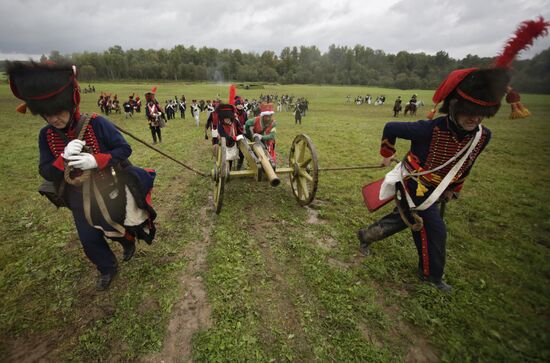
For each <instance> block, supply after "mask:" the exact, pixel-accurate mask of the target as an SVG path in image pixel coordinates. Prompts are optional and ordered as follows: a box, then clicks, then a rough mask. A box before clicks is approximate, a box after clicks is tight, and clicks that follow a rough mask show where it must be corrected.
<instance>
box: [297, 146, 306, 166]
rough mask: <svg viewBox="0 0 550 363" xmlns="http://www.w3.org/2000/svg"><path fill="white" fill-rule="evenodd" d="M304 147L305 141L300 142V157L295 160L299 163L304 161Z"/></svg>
mask: <svg viewBox="0 0 550 363" xmlns="http://www.w3.org/2000/svg"><path fill="white" fill-rule="evenodd" d="M306 146H307V143H306V142H305V141H302V143H301V144H300V146H299V148H300V157H299V158H296V159H297V160H298V162H299V163H301V162H303V161H304V156H305V154H306Z"/></svg>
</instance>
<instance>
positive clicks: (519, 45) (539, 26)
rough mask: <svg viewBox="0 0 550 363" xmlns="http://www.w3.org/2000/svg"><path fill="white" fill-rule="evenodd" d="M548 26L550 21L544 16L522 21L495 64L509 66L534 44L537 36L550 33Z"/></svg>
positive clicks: (495, 65) (500, 66)
mask: <svg viewBox="0 0 550 363" xmlns="http://www.w3.org/2000/svg"><path fill="white" fill-rule="evenodd" d="M548 26H550V23H548V22H545V21H544V19H543V17H542V16H541V17H539V18H538V20H527V21H524V22H523V23H521V25H520V26H519V27H518V29H517V30H516V33H515V34H514V36H513V37H512V38H510V39H509V40H508V41H507V42H506V46H505V47H504V50H503V51H502V54H501V55H499V56H498V57H497V58H496V59H495V61H494V63H493V66H494V67H499V68H509V67H510V64H511V63H512V61H513V60H514V58H515V57H516V55H517V54H518V53H519V52H521V51H522V50H523V49H527V48H528V47H529V46H530V45H531V44H533V40H535V38H538V37H540V36H543V35H546V34H548V29H547V28H548Z"/></svg>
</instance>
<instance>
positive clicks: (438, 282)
mask: <svg viewBox="0 0 550 363" xmlns="http://www.w3.org/2000/svg"><path fill="white" fill-rule="evenodd" d="M418 277H419V278H420V280H422V281H426V282H429V283H431V284H433V285H434V286H435V287H436V288H438V289H439V290H441V291H443V292H448V293H450V292H452V291H453V286H452V285H449V284H447V283H446V282H444V281H443V279H441V278H439V279H436V278H433V277H431V276H428V277H426V276H424V274H423V273H422V272H420V271H419V272H418Z"/></svg>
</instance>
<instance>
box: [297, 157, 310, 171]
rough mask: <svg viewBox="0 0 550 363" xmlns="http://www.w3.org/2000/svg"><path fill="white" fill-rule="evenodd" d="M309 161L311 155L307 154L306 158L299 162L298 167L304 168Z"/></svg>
mask: <svg viewBox="0 0 550 363" xmlns="http://www.w3.org/2000/svg"><path fill="white" fill-rule="evenodd" d="M309 163H311V155H309V156H308V157H307V159H306V160H304V161H303V162H301V163H300V164H299V165H300V168H305V167H306V166H307V165H308V164H309Z"/></svg>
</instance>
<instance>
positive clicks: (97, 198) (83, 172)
mask: <svg viewBox="0 0 550 363" xmlns="http://www.w3.org/2000/svg"><path fill="white" fill-rule="evenodd" d="M7 73H8V75H9V80H10V87H11V89H12V92H13V94H14V95H15V96H16V97H17V98H20V99H21V100H23V101H24V102H25V103H24V104H23V105H21V106H20V107H18V110H19V111H21V112H24V111H26V109H27V108H28V109H30V111H31V112H32V113H33V114H34V115H39V116H41V117H42V118H43V119H44V120H45V121H46V122H47V125H46V126H45V127H43V128H42V129H41V130H40V134H39V150H40V162H39V172H40V175H41V176H42V177H43V178H44V179H46V180H47V181H50V182H53V185H54V186H55V192H52V193H51V194H55V198H56V200H57V206H67V207H68V208H69V209H70V210H71V211H72V214H73V218H74V222H75V225H76V229H77V231H78V235H79V238H80V241H81V243H82V247H83V249H84V253H85V254H86V256H87V257H88V258H89V259H90V261H91V262H92V263H93V264H94V265H95V266H96V268H97V269H98V270H99V278H98V280H97V285H96V287H97V289H98V290H105V289H107V288H108V287H109V285H110V284H111V281H112V280H113V278H114V276H115V275H116V273H117V259H116V257H115V255H114V254H113V252H112V251H111V248H110V247H109V245H108V243H107V241H106V239H105V237H107V238H109V239H111V240H115V241H117V242H119V243H120V244H121V245H122V247H123V249H124V252H123V260H124V261H128V260H130V259H131V258H132V256H133V254H134V252H135V248H136V246H135V242H136V239H142V240H144V241H145V242H147V243H151V242H152V240H153V238H154V236H155V226H154V223H153V221H154V219H155V217H156V213H155V211H154V209H153V208H152V207H151V204H150V201H151V195H150V192H151V189H152V187H153V181H154V178H155V173H154V171H153V170H144V169H141V168H138V167H135V166H132V165H131V164H130V163H129V161H128V157H129V156H130V154H131V153H132V149H131V148H130V145H128V143H127V142H126V140H125V139H124V138H123V137H122V135H121V134H120V132H119V131H118V130H117V129H116V128H115V127H114V126H113V124H111V123H110V122H109V121H108V120H107V119H105V118H103V117H101V116H97V115H92V116H87V115H81V114H80V111H79V104H80V93H79V92H80V90H79V87H78V83H77V80H76V67H74V66H71V65H63V64H59V65H55V64H44V63H40V64H38V63H34V62H30V63H27V62H8V63H7Z"/></svg>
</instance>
